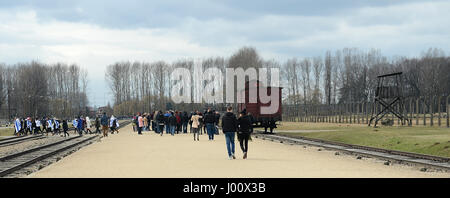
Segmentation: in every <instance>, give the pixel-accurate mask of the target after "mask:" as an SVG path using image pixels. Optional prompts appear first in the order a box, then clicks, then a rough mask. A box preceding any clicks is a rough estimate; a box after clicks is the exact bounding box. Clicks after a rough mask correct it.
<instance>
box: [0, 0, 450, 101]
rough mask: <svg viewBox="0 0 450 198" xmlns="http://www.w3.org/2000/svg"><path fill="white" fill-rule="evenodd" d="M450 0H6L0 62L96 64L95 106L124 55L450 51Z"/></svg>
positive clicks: (0, 7)
mask: <svg viewBox="0 0 450 198" xmlns="http://www.w3.org/2000/svg"><path fill="white" fill-rule="evenodd" d="M449 10H450V2H449V1H427V0H422V1H419V0H392V1H386V0H358V1H348V0H347V1H345V0H343V1H339V0H304V1H299V0H288V1H280V0H277V1H275V0H274V1H271V2H268V1H258V0H254V1H253V0H252V1H250V0H246V1H238V0H220V1H219V0H217V1H214V0H209V1H207V0H199V1H181V0H180V1H174V0H164V1H158V2H155V1H147V0H127V1H114V0H95V1H93V0H80V1H75V0H71V1H66V0H39V1H31V0H29V1H25V0H2V1H0V63H5V64H15V63H17V62H29V61H32V60H38V61H40V62H43V63H55V62H64V63H68V64H72V63H76V64H78V65H80V66H82V67H85V68H88V69H89V76H90V77H89V79H90V87H89V92H88V96H89V99H90V102H91V105H96V106H101V105H104V104H106V103H107V101H109V100H110V98H111V97H110V95H109V92H110V91H109V88H108V87H107V84H106V83H105V82H104V79H105V78H104V70H105V67H106V66H107V65H109V64H112V63H114V62H116V61H124V60H130V61H134V60H137V61H157V60H166V61H169V62H170V61H174V60H176V59H178V58H203V57H209V56H223V57H229V56H230V55H231V54H232V53H233V52H235V51H236V50H237V49H239V48H240V47H242V46H253V47H255V48H257V50H258V51H259V53H260V54H261V55H262V56H263V58H265V59H275V60H278V61H280V62H284V61H285V60H286V59H288V58H291V57H309V56H319V55H323V54H324V53H325V51H326V50H337V49H342V48H344V47H357V48H360V49H362V50H368V49H371V48H376V49H380V50H381V52H382V53H383V54H384V55H387V56H410V57H412V56H419V55H420V54H421V52H422V51H425V50H426V49H428V48H429V47H437V48H441V49H443V50H444V52H445V53H446V54H448V53H449V52H450V12H449Z"/></svg>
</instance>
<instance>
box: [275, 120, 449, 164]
mask: <svg viewBox="0 0 450 198" xmlns="http://www.w3.org/2000/svg"><path fill="white" fill-rule="evenodd" d="M278 129H279V130H314V129H316V130H325V129H326V130H331V129H332V130H336V131H329V132H308V133H292V132H290V133H282V132H280V134H284V135H289V136H304V137H310V138H318V139H324V140H330V141H336V142H343V143H348V144H356V145H363V146H370V147H377V148H385V149H392V150H399V151H405V152H414V153H422V154H427V155H436V156H443V157H450V129H449V128H443V127H420V126H415V127H406V126H405V127H379V128H373V127H368V126H367V125H354V124H353V125H348V124H328V123H317V124H316V123H283V125H282V126H280V127H279V128H278Z"/></svg>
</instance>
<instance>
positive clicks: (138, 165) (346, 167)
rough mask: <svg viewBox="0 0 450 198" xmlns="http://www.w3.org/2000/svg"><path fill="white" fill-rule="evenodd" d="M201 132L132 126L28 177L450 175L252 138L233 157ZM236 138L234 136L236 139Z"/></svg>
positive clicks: (219, 140)
mask: <svg viewBox="0 0 450 198" xmlns="http://www.w3.org/2000/svg"><path fill="white" fill-rule="evenodd" d="M207 138H208V137H207V136H206V135H202V136H200V141H199V142H197V141H196V142H194V141H193V137H192V135H190V134H182V135H175V136H170V135H167V134H164V136H162V137H161V136H159V135H157V134H155V133H154V132H144V135H141V136H138V135H137V134H136V133H134V132H132V129H131V126H127V127H126V128H124V129H122V130H121V132H120V134H113V135H110V136H109V137H107V138H103V139H102V140H101V142H97V143H94V144H92V145H89V146H87V147H84V148H83V149H81V150H79V151H78V152H76V153H74V154H72V155H69V156H67V157H66V158H64V159H62V160H60V161H58V162H56V163H54V164H52V165H50V166H48V167H46V168H44V169H42V170H40V171H39V172H36V173H33V174H31V175H29V176H28V177H45V178H53V177H58V178H60V177H70V178H73V177H76V178H78V177H89V178H91V177H101V178H109V177H114V178H115V177H120V178H123V177H125V178H136V177H146V178H174V177H183V178H184V177H187V178H198V177H200V178H203V177H207V178H211V177H226V178H229V177H246V178H247V177H250V178H273V177H280V178H290V177H293V178H300V177H308V178H309V177H327V178H329V177H447V178H449V177H450V173H442V172H420V171H419V169H420V167H407V166H403V165H391V166H385V165H383V161H379V160H376V159H365V158H363V159H362V160H357V159H356V157H355V156H351V155H335V151H324V150H322V151H318V148H315V147H309V146H308V147H307V148H304V147H303V146H301V145H289V144H281V143H277V142H270V141H266V140H260V139H256V138H253V139H254V140H253V141H252V142H249V156H248V157H249V158H248V159H247V160H243V159H242V151H241V150H240V147H239V145H238V144H236V157H237V159H236V160H228V157H227V152H226V147H225V139H224V136H223V135H222V134H221V135H219V136H216V138H215V140H214V141H208V139H207ZM236 143H237V141H236Z"/></svg>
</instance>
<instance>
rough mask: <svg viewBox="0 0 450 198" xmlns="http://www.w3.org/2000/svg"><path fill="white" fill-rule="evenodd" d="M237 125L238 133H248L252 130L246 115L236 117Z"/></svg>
mask: <svg viewBox="0 0 450 198" xmlns="http://www.w3.org/2000/svg"><path fill="white" fill-rule="evenodd" d="M237 125H238V131H239V133H250V132H251V131H252V130H251V129H252V121H251V119H250V116H248V115H244V116H242V117H240V118H238V121H237Z"/></svg>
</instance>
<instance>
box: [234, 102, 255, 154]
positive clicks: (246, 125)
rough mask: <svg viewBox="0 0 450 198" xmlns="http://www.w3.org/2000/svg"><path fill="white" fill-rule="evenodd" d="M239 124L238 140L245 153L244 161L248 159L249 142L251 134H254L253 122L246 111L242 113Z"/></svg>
mask: <svg viewBox="0 0 450 198" xmlns="http://www.w3.org/2000/svg"><path fill="white" fill-rule="evenodd" d="M237 123H238V140H239V144H240V146H241V149H242V152H243V153H244V157H243V158H244V159H247V151H248V140H249V138H250V133H251V132H252V120H251V118H250V116H248V115H247V111H246V109H244V110H243V111H242V112H241V115H240V116H239V119H238V121H237Z"/></svg>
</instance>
